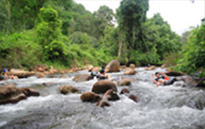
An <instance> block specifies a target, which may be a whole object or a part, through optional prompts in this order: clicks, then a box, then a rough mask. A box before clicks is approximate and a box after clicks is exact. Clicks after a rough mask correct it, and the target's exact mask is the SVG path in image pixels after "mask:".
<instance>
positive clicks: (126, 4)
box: [117, 0, 148, 49]
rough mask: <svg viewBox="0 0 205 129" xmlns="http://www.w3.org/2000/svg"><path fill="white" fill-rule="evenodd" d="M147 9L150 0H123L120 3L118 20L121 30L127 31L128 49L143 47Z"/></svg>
mask: <svg viewBox="0 0 205 129" xmlns="http://www.w3.org/2000/svg"><path fill="white" fill-rule="evenodd" d="M147 10H148V0H123V1H122V2H121V3H120V7H119V9H118V11H117V15H118V22H119V27H120V30H121V31H123V33H125V39H126V42H127V43H128V45H127V47H128V49H131V48H133V49H142V48H143V43H144V41H143V31H142V24H143V23H144V22H145V20H146V12H147ZM121 31H120V32H121Z"/></svg>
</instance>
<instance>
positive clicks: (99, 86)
mask: <svg viewBox="0 0 205 129" xmlns="http://www.w3.org/2000/svg"><path fill="white" fill-rule="evenodd" d="M110 89H112V90H113V91H116V92H117V87H116V85H115V83H113V82H112V81H110V80H100V81H98V82H96V83H95V84H94V85H93V88H92V91H93V92H95V93H97V94H98V93H105V92H106V91H107V90H110Z"/></svg>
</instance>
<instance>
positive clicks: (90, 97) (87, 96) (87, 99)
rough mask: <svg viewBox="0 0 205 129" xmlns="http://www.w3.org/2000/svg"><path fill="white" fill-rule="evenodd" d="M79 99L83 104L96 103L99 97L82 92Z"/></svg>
mask: <svg viewBox="0 0 205 129" xmlns="http://www.w3.org/2000/svg"><path fill="white" fill-rule="evenodd" d="M80 99H81V100H82V101H83V102H98V101H99V100H100V96H99V95H97V94H96V93H94V92H84V93H83V94H82V95H81V96H80Z"/></svg>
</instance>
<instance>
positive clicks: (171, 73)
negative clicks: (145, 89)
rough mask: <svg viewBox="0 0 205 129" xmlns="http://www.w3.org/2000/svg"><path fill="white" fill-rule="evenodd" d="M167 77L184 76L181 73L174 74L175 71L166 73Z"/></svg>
mask: <svg viewBox="0 0 205 129" xmlns="http://www.w3.org/2000/svg"><path fill="white" fill-rule="evenodd" d="M165 74H166V75H168V76H183V75H184V74H183V73H181V72H175V71H168V72H166V73H165Z"/></svg>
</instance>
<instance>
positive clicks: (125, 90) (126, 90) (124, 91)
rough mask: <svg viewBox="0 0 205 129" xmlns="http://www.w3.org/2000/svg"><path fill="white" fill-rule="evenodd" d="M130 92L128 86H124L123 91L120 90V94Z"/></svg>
mask: <svg viewBox="0 0 205 129" xmlns="http://www.w3.org/2000/svg"><path fill="white" fill-rule="evenodd" d="M128 93H130V92H129V90H128V89H126V88H123V89H122V90H121V91H120V94H128Z"/></svg>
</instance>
